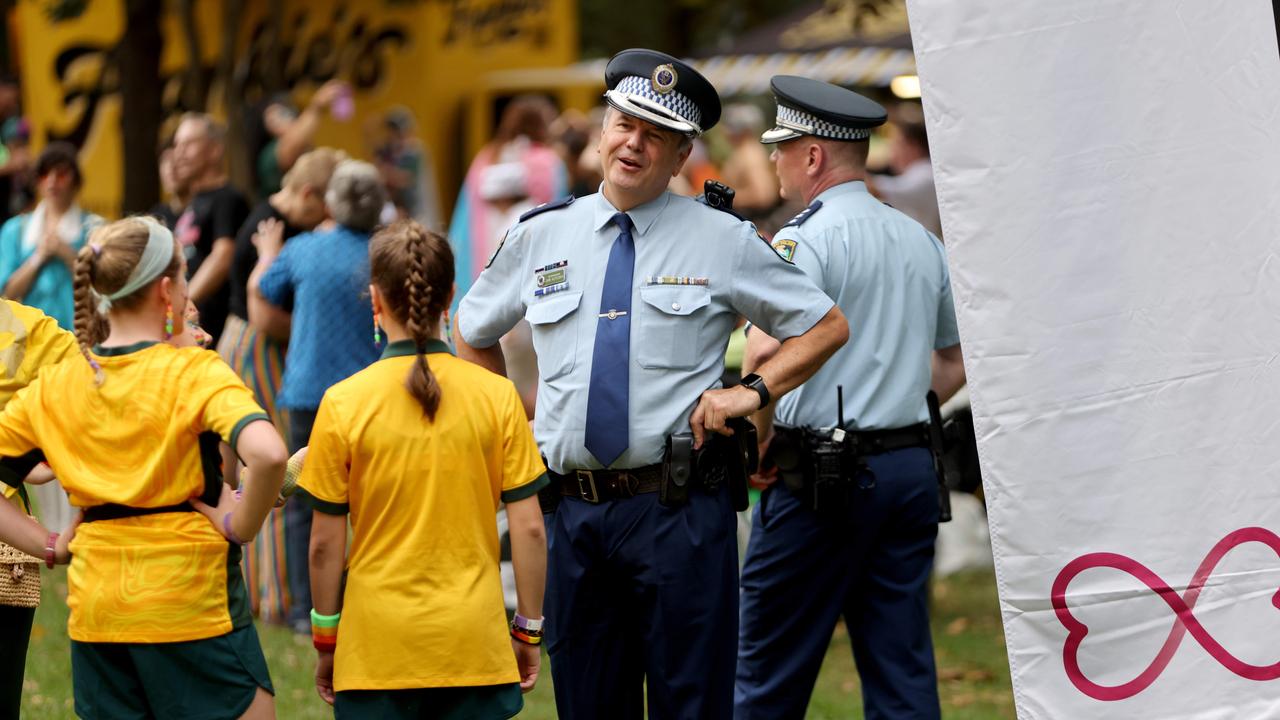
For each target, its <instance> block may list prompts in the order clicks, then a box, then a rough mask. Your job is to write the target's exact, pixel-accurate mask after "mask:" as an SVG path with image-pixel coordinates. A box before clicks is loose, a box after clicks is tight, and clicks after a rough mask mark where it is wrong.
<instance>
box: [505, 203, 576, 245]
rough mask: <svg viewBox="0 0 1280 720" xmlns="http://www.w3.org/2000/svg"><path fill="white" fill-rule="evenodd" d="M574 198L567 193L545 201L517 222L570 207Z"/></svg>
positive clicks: (525, 213) (527, 211)
mask: <svg viewBox="0 0 1280 720" xmlns="http://www.w3.org/2000/svg"><path fill="white" fill-rule="evenodd" d="M573 200H574V198H573V196H572V195H566V196H564V197H562V198H560V199H559V200H552V201H551V202H544V203H542V204H541V205H539V206H537V207H535V208H531V209H529V210H526V211H525V212H524V213H523V214H522V215H521V216H520V219H519V220H517V221H516V222H524V221H525V220H528V219H529V218H531V217H534V216H535V215H541V214H542V213H544V212H550V211H551V210H559V209H560V208H563V207H569V206H570V205H572V204H573ZM494 254H495V255H496V254H497V253H494Z"/></svg>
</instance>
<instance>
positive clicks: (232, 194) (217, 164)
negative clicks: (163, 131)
mask: <svg viewBox="0 0 1280 720" xmlns="http://www.w3.org/2000/svg"><path fill="white" fill-rule="evenodd" d="M173 172H174V176H175V181H176V182H177V183H178V184H180V185H183V186H185V187H186V188H188V191H189V192H190V193H191V204H190V205H188V206H187V208H186V210H185V211H183V212H182V213H181V215H180V216H179V217H178V220H177V222H176V223H175V224H174V227H173V228H172V230H173V235H174V237H175V238H177V239H178V242H179V243H180V244H181V246H182V252H183V254H184V255H186V258H187V279H188V282H189V283H190V293H191V300H192V301H193V302H195V304H196V307H197V308H199V310H200V324H201V326H202V327H203V328H204V330H205V331H206V332H208V333H209V335H211V336H212V338H213V342H215V343H216V342H218V338H219V337H221V336H222V328H223V325H224V324H225V323H226V320H227V304H228V301H229V300H230V297H231V288H230V286H229V284H228V282H227V278H228V277H229V276H230V274H231V261H232V259H233V257H234V256H235V252H236V232H237V231H239V230H240V225H241V224H242V223H243V222H244V219H245V218H246V217H248V215H249V203H248V201H247V200H245V198H244V196H243V195H241V194H240V191H239V190H236V189H235V188H234V187H232V186H231V183H230V182H229V181H228V180H227V171H226V128H225V127H224V126H223V125H222V124H221V123H219V122H218V121H217V120H215V119H213V118H212V117H211V116H209V115H205V114H203V113H187V114H186V115H183V116H182V122H181V123H179V124H178V130H177V132H175V133H174V136H173Z"/></svg>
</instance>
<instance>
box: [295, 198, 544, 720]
mask: <svg viewBox="0 0 1280 720" xmlns="http://www.w3.org/2000/svg"><path fill="white" fill-rule="evenodd" d="M369 257H370V262H369V264H370V271H371V272H370V275H371V281H372V284H371V285H370V287H369V293H370V295H371V297H372V301H373V311H374V314H375V317H377V318H378V321H379V323H380V324H381V326H382V327H383V328H385V330H386V335H387V340H388V341H389V342H388V345H387V347H386V350H385V351H384V352H383V353H382V358H381V359H380V360H378V361H377V362H375V363H374V364H372V365H370V366H369V367H368V368H366V369H364V370H362V371H361V372H358V373H356V374H355V375H353V376H351V377H350V378H348V379H346V380H343V381H342V382H339V383H337V384H336V385H333V386H332V387H330V388H329V389H328V391H327V392H326V393H325V394H324V398H323V399H322V400H321V402H320V409H319V411H318V413H317V416H316V422H315V426H314V428H313V429H312V433H311V444H310V447H309V451H308V455H307V461H306V464H305V465H304V466H303V470H302V478H301V480H299V486H300V487H301V488H302V489H303V490H304V491H305V492H306V493H308V494H309V496H310V499H311V503H312V507H313V508H314V509H315V514H314V517H313V520H312V531H311V551H310V559H311V593H312V597H313V598H314V604H315V607H314V609H313V610H312V639H313V642H314V644H315V646H316V649H317V651H318V666H317V670H316V689H317V690H318V692H319V693H320V696H321V697H323V698H324V699H325V700H326V701H328V702H330V703H333V704H334V711H335V716H336V717H338V718H344V717H378V718H382V719H384V720H392V719H395V718H418V717H428V716H430V717H458V718H508V717H511V716H512V715H514V714H515V713H517V712H519V711H520V709H521V707H522V706H523V700H522V699H521V690H524V691H526V692H527V691H528V690H530V689H532V688H533V685H534V683H535V682H536V681H537V677H538V668H539V661H540V654H539V651H540V648H539V647H538V643H539V642H540V641H541V635H542V630H541V623H542V591H543V578H544V576H545V574H546V536H545V530H544V528H543V522H542V511H541V510H540V509H539V506H538V499H537V491H538V490H539V489H540V488H542V487H543V486H544V485H546V484H547V482H548V480H547V478H546V475H545V472H546V468H545V467H544V466H543V464H542V460H541V458H540V456H539V454H538V449H537V446H536V444H535V443H534V440H533V434H532V433H531V432H530V430H529V426H528V422H527V420H526V419H525V414H524V409H523V406H522V405H521V402H520V397H519V395H518V394H517V393H516V390H515V386H513V385H512V384H511V382H510V381H509V380H507V379H506V378H503V377H500V376H498V375H495V374H493V373H490V372H489V371H487V370H485V369H483V368H481V367H479V366H477V365H472V364H470V363H468V362H465V361H463V360H459V359H457V358H455V357H453V355H452V354H451V353H450V351H449V347H448V346H447V345H446V344H445V343H444V342H443V341H441V340H439V339H438V338H439V335H438V330H439V318H440V316H441V315H442V313H444V312H445V310H446V309H447V308H448V307H449V303H450V302H451V300H452V298H453V266H454V265H453V253H452V252H451V251H450V249H449V244H448V242H447V241H446V240H445V239H444V238H442V237H441V236H439V235H437V234H435V233H432V232H428V231H427V230H424V229H423V228H422V226H421V225H418V224H417V223H415V222H412V221H403V222H399V223H396V224H394V225H392V226H390V227H388V228H386V229H383V230H381V231H380V232H378V233H376V234H375V235H374V236H373V238H372V240H371V241H370V246H369ZM501 502H505V503H506V504H507V515H508V518H509V520H510V526H511V530H510V532H511V554H512V561H513V564H514V566H515V573H516V586H517V591H518V593H519V602H518V612H517V614H516V618H515V620H514V621H513V623H512V624H511V626H510V627H507V626H506V610H505V608H504V606H503V600H502V584H501V581H500V579H499V573H498V558H499V554H498V553H499V548H498V533H497V528H496V525H495V523H494V514H495V513H496V512H497V509H498V505H499V503H501ZM348 515H349V516H350V520H351V527H352V530H353V539H352V543H351V549H350V553H349V556H348V553H347V547H346V543H347V518H348ZM344 558H347V561H346V566H347V577H346V586H345V589H344V588H343V586H342V571H343V565H344ZM508 635H510V637H508ZM513 650H514V657H513V655H512V652H513ZM428 711H430V712H429V713H428Z"/></svg>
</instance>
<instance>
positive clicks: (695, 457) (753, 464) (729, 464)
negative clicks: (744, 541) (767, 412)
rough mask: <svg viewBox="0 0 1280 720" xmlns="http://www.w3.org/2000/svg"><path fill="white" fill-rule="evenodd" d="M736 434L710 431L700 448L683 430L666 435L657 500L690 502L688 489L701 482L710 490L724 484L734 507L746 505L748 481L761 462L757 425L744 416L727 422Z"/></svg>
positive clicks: (670, 503)
mask: <svg viewBox="0 0 1280 720" xmlns="http://www.w3.org/2000/svg"><path fill="white" fill-rule="evenodd" d="M725 424H726V425H727V426H728V427H729V428H731V429H732V430H733V435H732V436H730V437H726V436H724V435H711V436H710V437H708V438H707V439H706V441H705V442H704V443H703V444H702V447H700V448H698V449H697V450H694V449H693V436H692V435H690V434H688V433H680V434H677V435H670V436H668V437H667V443H666V450H665V452H664V453H663V457H662V465H663V482H662V487H661V489H660V490H659V496H658V501H659V502H661V503H662V504H663V505H664V506H666V507H678V506H681V505H684V504H685V503H687V502H689V489H690V488H691V487H693V486H700V487H701V488H702V489H703V490H704V491H706V492H707V493H714V492H716V491H718V490H719V489H720V488H721V486H725V490H726V492H728V493H729V501H730V504H731V505H732V506H733V509H734V510H736V511H738V512H741V511H743V510H746V509H747V504H748V497H747V481H748V478H750V477H751V475H752V474H753V473H754V472H755V471H756V468H757V466H758V464H759V462H758V460H759V458H758V455H759V447H758V445H757V444H756V443H757V440H756V428H755V426H754V425H752V424H751V423H750V422H749V421H748V420H747V419H745V418H731V419H729V420H728V421H727V422H726V423H725Z"/></svg>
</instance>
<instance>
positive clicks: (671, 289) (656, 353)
mask: <svg viewBox="0 0 1280 720" xmlns="http://www.w3.org/2000/svg"><path fill="white" fill-rule="evenodd" d="M640 300H641V302H640V318H639V320H640V328H639V330H640V332H639V333H638V334H634V335H633V336H632V337H633V340H632V343H631V349H632V351H633V352H635V353H636V359H637V361H638V362H639V363H640V367H643V368H651V369H670V370H688V369H689V368H692V367H693V366H694V365H696V364H697V363H698V355H699V351H700V350H701V348H702V347H703V343H702V342H700V338H699V336H700V335H701V334H702V330H703V328H704V327H705V326H706V322H707V318H708V316H709V315H710V311H709V310H706V309H705V308H706V307H707V305H710V304H711V290H710V289H708V288H707V287H705V286H703V285H647V286H644V287H642V288H640Z"/></svg>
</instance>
